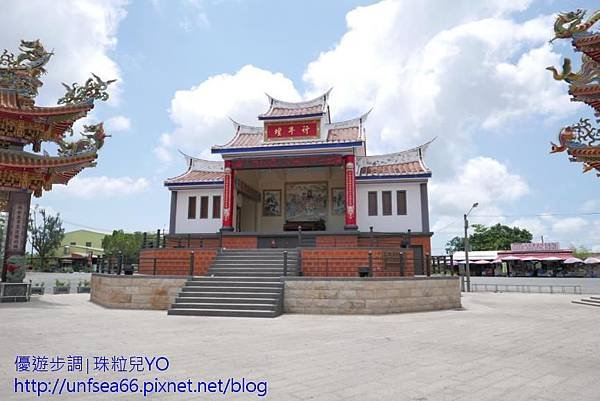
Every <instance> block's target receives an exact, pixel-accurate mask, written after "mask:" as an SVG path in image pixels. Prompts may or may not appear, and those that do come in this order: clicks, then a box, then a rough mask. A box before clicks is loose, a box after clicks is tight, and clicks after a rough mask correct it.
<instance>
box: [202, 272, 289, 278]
mask: <svg viewBox="0 0 600 401" xmlns="http://www.w3.org/2000/svg"><path fill="white" fill-rule="evenodd" d="M209 273H210V274H214V276H215V277H239V276H240V275H241V274H247V275H248V276H257V275H259V276H261V277H268V278H276V279H281V277H282V276H283V272H280V273H261V272H251V273H250V272H245V273H244V272H242V273H240V272H218V273H214V272H213V273H211V272H209ZM297 275H298V274H297V273H295V272H289V271H288V276H297Z"/></svg>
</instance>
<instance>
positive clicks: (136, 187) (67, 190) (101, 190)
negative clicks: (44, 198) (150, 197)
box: [55, 176, 150, 199]
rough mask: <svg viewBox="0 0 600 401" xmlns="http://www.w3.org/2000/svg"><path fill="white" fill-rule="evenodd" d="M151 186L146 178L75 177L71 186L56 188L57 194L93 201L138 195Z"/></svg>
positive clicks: (58, 186) (70, 182)
mask: <svg viewBox="0 0 600 401" xmlns="http://www.w3.org/2000/svg"><path fill="white" fill-rule="evenodd" d="M149 186H150V182H149V181H148V180H147V179H146V178H131V177H106V176H101V177H74V178H73V179H72V180H71V181H69V185H67V186H64V185H57V186H56V187H55V188H56V193H57V194H61V195H67V196H69V197H75V198H83V199H92V198H99V197H102V198H108V197H110V198H116V197H120V196H130V195H136V194H139V193H141V192H143V191H145V190H146V189H147V188H148V187H149Z"/></svg>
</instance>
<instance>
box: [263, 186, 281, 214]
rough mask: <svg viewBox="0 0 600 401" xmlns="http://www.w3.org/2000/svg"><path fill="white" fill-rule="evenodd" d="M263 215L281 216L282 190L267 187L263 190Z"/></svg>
mask: <svg viewBox="0 0 600 401" xmlns="http://www.w3.org/2000/svg"><path fill="white" fill-rule="evenodd" d="M262 205H263V207H262V209H263V212H262V215H263V216H265V217H273V216H281V190H280V189H265V190H264V191H263V202H262Z"/></svg>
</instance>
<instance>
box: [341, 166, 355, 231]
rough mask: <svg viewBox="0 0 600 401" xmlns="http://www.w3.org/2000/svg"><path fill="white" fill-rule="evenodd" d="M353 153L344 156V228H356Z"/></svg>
mask: <svg viewBox="0 0 600 401" xmlns="http://www.w3.org/2000/svg"><path fill="white" fill-rule="evenodd" d="M354 161H355V158H354V155H347V156H344V174H345V177H346V180H345V181H346V224H345V225H344V229H345V230H357V229H358V226H357V225H356V174H355V172H354V165H355V164H354Z"/></svg>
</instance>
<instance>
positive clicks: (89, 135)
mask: <svg viewBox="0 0 600 401" xmlns="http://www.w3.org/2000/svg"><path fill="white" fill-rule="evenodd" d="M83 131H84V133H82V135H83V138H82V139H80V140H78V141H75V142H67V141H64V140H63V141H61V142H59V143H58V154H59V155H61V156H74V155H78V154H81V153H89V152H95V151H97V150H99V149H100V148H102V146H104V140H105V139H106V138H110V135H106V133H105V132H104V124H103V123H99V124H94V125H84V126H83Z"/></svg>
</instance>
